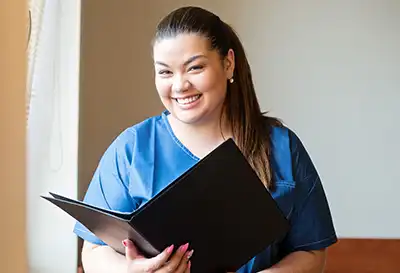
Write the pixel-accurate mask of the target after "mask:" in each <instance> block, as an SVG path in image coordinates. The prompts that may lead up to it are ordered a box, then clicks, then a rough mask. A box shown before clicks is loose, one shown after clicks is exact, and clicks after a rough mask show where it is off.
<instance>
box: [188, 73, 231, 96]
mask: <svg viewBox="0 0 400 273" xmlns="http://www.w3.org/2000/svg"><path fill="white" fill-rule="evenodd" d="M192 83H193V84H194V85H195V88H196V89H197V90H199V91H200V92H202V93H208V94H209V95H210V96H220V95H224V94H225V91H226V82H225V78H224V77H223V76H221V75H220V74H219V73H216V72H212V73H211V72H210V73H204V74H201V75H198V76H197V77H196V79H194V80H193V82H192Z"/></svg>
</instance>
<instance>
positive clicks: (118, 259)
mask: <svg viewBox="0 0 400 273" xmlns="http://www.w3.org/2000/svg"><path fill="white" fill-rule="evenodd" d="M82 264H83V268H84V270H85V273H110V272H113V273H126V272H127V261H126V258H125V256H123V255H121V254H119V253H117V252H115V251H114V250H113V249H112V248H110V247H108V246H96V245H92V244H89V243H86V242H85V245H84V247H83V250H82Z"/></svg>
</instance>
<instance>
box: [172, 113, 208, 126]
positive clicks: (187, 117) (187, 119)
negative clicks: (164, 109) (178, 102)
mask: <svg viewBox="0 0 400 273" xmlns="http://www.w3.org/2000/svg"><path fill="white" fill-rule="evenodd" d="M174 117H175V118H176V119H177V120H179V121H180V122H182V123H185V124H196V123H199V122H201V120H202V115H199V114H196V113H176V112H175V113H174Z"/></svg>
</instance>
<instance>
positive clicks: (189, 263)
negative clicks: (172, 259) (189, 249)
mask: <svg viewBox="0 0 400 273" xmlns="http://www.w3.org/2000/svg"><path fill="white" fill-rule="evenodd" d="M191 266H192V263H191V262H190V261H189V262H188V269H190V267H191Z"/></svg>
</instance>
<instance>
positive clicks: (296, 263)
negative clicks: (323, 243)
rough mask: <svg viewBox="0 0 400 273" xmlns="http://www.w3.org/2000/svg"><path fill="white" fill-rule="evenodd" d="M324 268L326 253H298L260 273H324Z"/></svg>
mask: <svg viewBox="0 0 400 273" xmlns="http://www.w3.org/2000/svg"><path fill="white" fill-rule="evenodd" d="M324 266H325V251H312V252H305V251H297V252H293V253H291V254H289V255H288V256H286V257H285V258H284V259H282V260H281V261H280V262H279V263H277V264H275V265H274V266H272V267H271V268H269V269H266V270H263V271H260V272H259V273H322V272H323V271H324Z"/></svg>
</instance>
